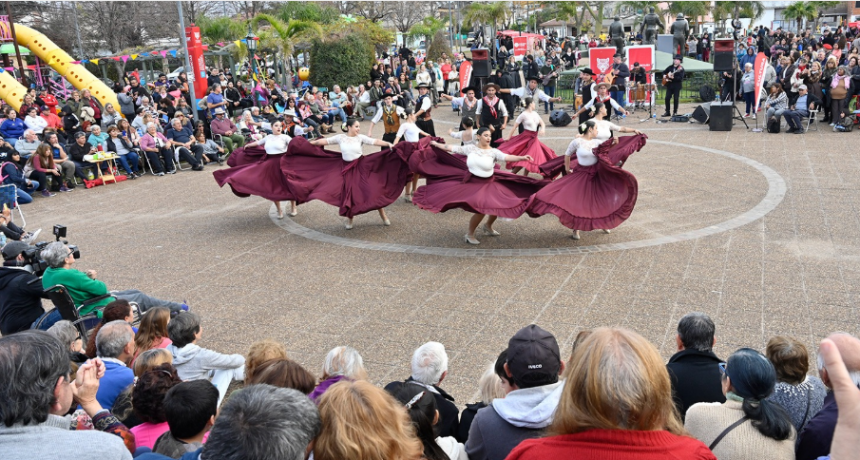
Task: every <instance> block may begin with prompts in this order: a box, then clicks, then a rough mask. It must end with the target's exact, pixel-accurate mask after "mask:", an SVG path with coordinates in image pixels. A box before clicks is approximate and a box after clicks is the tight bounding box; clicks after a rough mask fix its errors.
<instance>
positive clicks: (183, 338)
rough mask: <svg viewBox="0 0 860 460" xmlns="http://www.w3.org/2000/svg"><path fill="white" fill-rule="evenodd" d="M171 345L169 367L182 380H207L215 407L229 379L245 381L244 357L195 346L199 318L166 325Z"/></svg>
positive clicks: (188, 317) (179, 318)
mask: <svg viewBox="0 0 860 460" xmlns="http://www.w3.org/2000/svg"><path fill="white" fill-rule="evenodd" d="M167 333H168V336H169V337H170V340H171V341H173V343H172V344H170V345H168V346H167V348H166V349H167V351H169V352H170V353H171V354H172V355H173V365H174V367H176V370H177V372H179V377H180V378H182V380H200V379H206V380H211V382H212V384H213V385H215V388H218V394H219V397H218V404H221V401H222V400H223V399H224V396H225V395H226V394H227V388H228V387H229V386H230V382H232V381H233V380H238V381H242V380H245V358H244V357H243V356H242V355H225V354H221V353H218V352H215V351H212V350H209V349H206V348H201V347H200V346H199V345H197V341H198V340H200V335H201V333H202V330H201V329H200V318H198V317H197V315H195V314H194V313H184V314H181V315H177V316H176V318H173V319H172V320H171V321H170V323H169V324H168V325H167Z"/></svg>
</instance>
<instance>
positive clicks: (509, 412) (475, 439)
mask: <svg viewBox="0 0 860 460" xmlns="http://www.w3.org/2000/svg"><path fill="white" fill-rule="evenodd" d="M563 388H564V382H558V383H554V384H552V385H543V386H539V387H534V388H525V389H521V390H514V391H512V392H510V393H508V394H507V396H505V397H504V398H503V399H494V400H493V404H492V405H491V406H489V407H485V408H483V409H481V410H479V411H478V413H477V414H475V420H474V421H473V422H472V427H471V428H470V429H469V439H468V440H467V441H466V453H467V454H468V455H469V460H485V459H486V460H504V459H505V457H507V456H508V454H510V453H511V451H512V450H513V449H514V447H516V446H518V445H519V444H520V443H521V442H523V441H525V440H526V439H531V438H537V437H539V436H541V435H542V434H543V430H544V428H546V427H547V426H549V424H550V423H552V416H553V414H554V413H555V409H556V407H558V401H559V399H560V398H561V392H562V390H563Z"/></svg>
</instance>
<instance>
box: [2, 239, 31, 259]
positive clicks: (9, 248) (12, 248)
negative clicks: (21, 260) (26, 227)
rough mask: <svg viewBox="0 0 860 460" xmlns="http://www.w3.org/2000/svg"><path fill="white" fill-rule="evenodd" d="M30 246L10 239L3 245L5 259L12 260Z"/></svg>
mask: <svg viewBox="0 0 860 460" xmlns="http://www.w3.org/2000/svg"><path fill="white" fill-rule="evenodd" d="M29 247H30V245H29V244H27V243H22V242H21V241H10V242H9V243H7V244H6V246H3V251H2V252H3V260H12V259H14V258H16V257H18V255H20V254H21V253H22V252H24V251H26V250H27V249H28V248H29Z"/></svg>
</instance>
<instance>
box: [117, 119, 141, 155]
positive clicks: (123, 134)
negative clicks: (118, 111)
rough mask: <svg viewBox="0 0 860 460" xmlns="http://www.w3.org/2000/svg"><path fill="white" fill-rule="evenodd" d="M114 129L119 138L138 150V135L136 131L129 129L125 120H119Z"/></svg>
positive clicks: (129, 125) (129, 126) (128, 124)
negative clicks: (116, 130) (117, 131)
mask: <svg viewBox="0 0 860 460" xmlns="http://www.w3.org/2000/svg"><path fill="white" fill-rule="evenodd" d="M116 127H117V128H118V129H119V137H120V138H122V139H123V140H125V141H126V142H128V143H129V144H131V146H132V147H133V148H135V149H140V134H138V133H137V130H136V129H134V128H132V127H131V124H130V123H129V122H128V120H126V119H125V118H121V119H120V120H119V121H117V122H116Z"/></svg>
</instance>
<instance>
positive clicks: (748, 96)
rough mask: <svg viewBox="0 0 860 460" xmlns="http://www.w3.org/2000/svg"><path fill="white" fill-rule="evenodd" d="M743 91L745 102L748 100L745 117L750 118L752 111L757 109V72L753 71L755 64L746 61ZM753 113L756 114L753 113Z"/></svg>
mask: <svg viewBox="0 0 860 460" xmlns="http://www.w3.org/2000/svg"><path fill="white" fill-rule="evenodd" d="M741 92H742V93H743V94H744V102H746V113H744V118H749V117H750V113H753V109H755V100H756V96H757V94H756V93H755V73H753V65H752V64H750V63H746V64H745V65H744V74H743V76H742V77H741ZM753 115H755V114H754V113H753Z"/></svg>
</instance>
